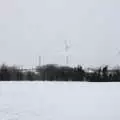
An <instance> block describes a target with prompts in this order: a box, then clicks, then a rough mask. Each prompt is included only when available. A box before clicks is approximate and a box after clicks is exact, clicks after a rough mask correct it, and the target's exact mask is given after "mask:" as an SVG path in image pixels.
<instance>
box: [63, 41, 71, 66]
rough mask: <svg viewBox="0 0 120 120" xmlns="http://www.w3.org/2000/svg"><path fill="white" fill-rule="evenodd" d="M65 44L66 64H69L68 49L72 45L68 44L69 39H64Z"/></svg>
mask: <svg viewBox="0 0 120 120" xmlns="http://www.w3.org/2000/svg"><path fill="white" fill-rule="evenodd" d="M64 44H65V52H66V57H65V63H66V65H68V64H69V55H68V50H69V49H70V45H68V41H67V40H65V41H64Z"/></svg>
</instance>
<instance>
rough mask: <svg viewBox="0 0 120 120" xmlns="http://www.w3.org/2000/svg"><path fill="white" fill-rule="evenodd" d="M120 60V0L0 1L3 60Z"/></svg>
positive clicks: (26, 63) (72, 62)
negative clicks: (68, 58) (67, 57)
mask: <svg viewBox="0 0 120 120" xmlns="http://www.w3.org/2000/svg"><path fill="white" fill-rule="evenodd" d="M64 40H68V41H70V43H69V44H70V46H71V48H70V49H69V53H68V54H69V55H70V61H69V64H70V65H77V64H82V65H85V66H91V65H93V66H99V65H103V64H108V65H117V64H119V63H120V54H118V52H119V50H120V47H119V46H120V1H119V0H0V63H3V62H5V63H7V64H10V65H13V64H17V65H24V66H26V67H28V66H35V65H37V64H38V56H39V55H40V56H41V57H42V64H46V63H58V64H65V55H66V54H65V52H64Z"/></svg>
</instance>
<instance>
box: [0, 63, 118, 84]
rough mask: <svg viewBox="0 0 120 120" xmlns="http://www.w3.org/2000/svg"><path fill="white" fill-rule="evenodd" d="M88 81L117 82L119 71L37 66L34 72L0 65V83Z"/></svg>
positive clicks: (104, 68)
mask: <svg viewBox="0 0 120 120" xmlns="http://www.w3.org/2000/svg"><path fill="white" fill-rule="evenodd" d="M26 80H29V81H35V80H39V81H88V82H119V81H120V69H113V70H108V66H105V67H103V68H99V69H94V70H93V71H91V72H90V71H85V70H84V69H83V67H82V66H77V67H67V66H58V65H54V64H48V65H44V66H37V67H36V69H35V71H30V70H29V71H23V70H22V69H20V68H18V67H13V66H7V65H2V66H1V67H0V81H26Z"/></svg>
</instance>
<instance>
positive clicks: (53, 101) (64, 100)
mask: <svg viewBox="0 0 120 120" xmlns="http://www.w3.org/2000/svg"><path fill="white" fill-rule="evenodd" d="M0 120H120V83H87V82H83V83H82V82H0Z"/></svg>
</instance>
